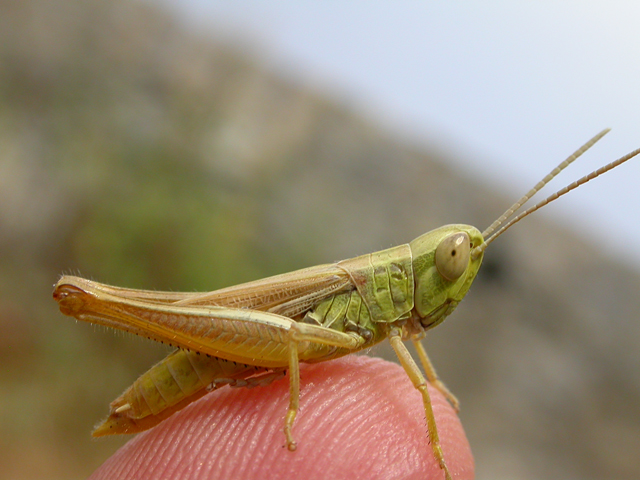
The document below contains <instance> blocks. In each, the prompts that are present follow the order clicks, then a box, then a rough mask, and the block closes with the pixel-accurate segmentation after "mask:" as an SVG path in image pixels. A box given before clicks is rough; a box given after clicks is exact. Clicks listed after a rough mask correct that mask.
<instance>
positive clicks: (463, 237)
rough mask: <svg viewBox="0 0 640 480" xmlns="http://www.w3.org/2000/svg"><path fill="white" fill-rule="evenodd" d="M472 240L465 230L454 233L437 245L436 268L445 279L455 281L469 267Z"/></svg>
mask: <svg viewBox="0 0 640 480" xmlns="http://www.w3.org/2000/svg"><path fill="white" fill-rule="evenodd" d="M470 250H471V242H470V240H469V235H467V234H466V233H464V232H460V233H453V234H451V235H449V236H448V237H446V238H445V239H444V240H442V241H441V242H440V245H438V246H437V247H436V257H435V261H436V268H437V269H438V273H440V275H442V276H443V277H444V278H445V279H447V280H449V281H450V282H453V281H454V280H457V279H458V278H460V276H461V275H462V274H463V273H464V271H465V270H466V269H467V265H469V254H470Z"/></svg>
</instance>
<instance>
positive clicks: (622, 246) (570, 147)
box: [148, 0, 640, 268]
mask: <svg viewBox="0 0 640 480" xmlns="http://www.w3.org/2000/svg"><path fill="white" fill-rule="evenodd" d="M148 1H150V2H153V3H159V4H163V5H165V6H167V7H168V8H169V9H171V10H172V11H173V12H175V14H176V15H178V16H180V17H182V18H183V19H184V20H185V21H186V22H188V23H189V24H190V25H192V26H194V27H195V28H197V29H199V30H201V31H202V32H205V33H209V34H211V35H212V37H214V38H224V39H227V40H229V41H231V42H233V44H235V45H236V46H240V47H242V48H244V49H246V50H247V51H248V52H249V53H250V55H252V56H253V57H255V58H259V59H260V61H261V62H262V63H263V64H264V65H267V66H268V67H269V68H270V69H272V70H273V71H275V72H277V73H278V74H279V75H281V76H283V77H287V78H291V79H293V80H295V81H296V82H298V83H299V84H301V85H305V86H310V87H312V88H314V89H315V90H316V91H319V92H322V93H325V94H326V95H327V96H328V97H330V98H333V99H334V100H335V101H337V102H341V103H343V104H346V105H348V106H349V107H350V108H352V109H353V110H355V111H356V112H358V113H360V114H364V115H366V116H367V117H369V118H370V119H372V120H373V121H374V122H376V123H378V124H380V125H381V126H383V127H384V128H387V129H389V130H391V131H393V132H395V133H397V134H398V135H400V136H403V137H405V138H408V139H409V140H411V141H412V142H414V143H416V144H418V145H425V146H427V145H429V146H430V145H436V146H437V147H438V148H440V149H444V150H445V151H450V152H452V153H453V160H452V161H454V163H455V165H454V166H455V167H456V168H457V169H458V170H463V171H464V172H466V174H467V175H470V176H475V177H478V178H480V179H481V180H483V181H485V182H488V183H489V184H490V185H494V186H495V187H496V188H500V189H505V190H506V191H507V192H508V193H510V194H512V195H513V197H514V201H515V200H516V199H517V198H518V197H519V196H521V195H522V194H524V193H525V192H526V190H528V189H529V188H530V187H531V186H533V185H534V184H535V183H537V181H538V180H540V179H541V178H542V177H543V176H544V175H545V174H546V173H547V172H548V171H549V170H551V169H552V168H553V167H554V166H555V165H556V164H557V163H559V162H560V161H561V160H563V159H564V158H566V157H567V156H568V155H570V154H571V153H572V152H573V151H574V150H576V149H577V148H578V147H579V146H581V145H582V144H583V143H584V142H585V141H587V140H588V139H589V138H591V137H592V136H593V135H595V134H596V133H597V132H599V131H600V130H602V129H603V128H605V127H610V128H612V132H611V133H609V134H608V135H607V136H606V137H605V138H604V139H602V140H601V141H600V142H599V143H598V145H596V146H595V147H594V148H593V149H592V150H591V151H590V152H589V153H587V154H586V155H585V156H584V157H583V158H581V159H580V160H579V161H578V162H577V163H576V164H575V165H572V166H571V167H570V168H569V169H568V170H567V171H565V172H564V173H563V174H562V175H561V176H560V179H559V180H556V181H554V183H553V184H552V186H551V187H548V190H545V192H548V193H552V191H553V190H556V189H559V188H561V187H562V186H564V185H565V184H567V183H570V182H571V181H573V180H576V179H577V178H579V177H580V176H582V175H584V174H586V173H588V172H590V171H591V170H594V169H596V168H598V167H600V166H602V165H603V164H605V163H608V162H609V161H611V160H615V159H616V158H618V157H620V156H622V155H624V154H626V153H628V152H630V151H631V150H634V149H636V148H638V147H640V28H638V23H639V21H640V2H635V1H616V2H595V1H581V2H578V1H536V2H506V1H488V2H430V1H424V2H417V1H406V0H402V1H395V2H393V3H391V2H380V1H345V2H335V1H326V2H317V1H315V2H314V1H308V0H281V1H278V2H272V1H251V2H249V1H244V0H236V1H234V2H228V1H218V0H181V1H178V0H148ZM639 187H640V158H638V159H637V160H636V161H635V162H634V161H633V160H632V161H631V162H630V163H628V164H625V165H624V166H622V167H620V168H618V169H617V170H614V171H613V172H611V173H608V174H607V175H605V176H604V177H601V178H599V179H597V180H596V181H594V182H592V183H591V184H589V185H587V186H583V187H581V188H580V189H578V190H577V191H575V192H572V193H571V194H569V195H568V196H566V197H564V198H563V199H561V200H559V201H558V202H556V203H555V204H554V205H553V206H549V207H547V208H545V210H546V214H547V215H549V216H551V217H552V218H554V219H555V220H556V221H560V222H562V223H564V224H566V225H568V226H569V227H571V228H573V229H576V230H578V231H579V232H580V233H581V234H583V235H586V236H591V237H593V241H594V242H596V243H597V244H598V245H600V247H601V248H602V251H603V252H604V253H605V254H607V255H613V256H615V257H617V258H618V259H622V260H623V261H631V262H632V264H635V266H636V267H638V268H640V249H638V248H635V247H633V246H632V245H630V244H629V238H638V237H640V213H638V206H640V188H639ZM507 207H508V205H505V209H506V208H507ZM478 227H479V228H484V227H485V226H478Z"/></svg>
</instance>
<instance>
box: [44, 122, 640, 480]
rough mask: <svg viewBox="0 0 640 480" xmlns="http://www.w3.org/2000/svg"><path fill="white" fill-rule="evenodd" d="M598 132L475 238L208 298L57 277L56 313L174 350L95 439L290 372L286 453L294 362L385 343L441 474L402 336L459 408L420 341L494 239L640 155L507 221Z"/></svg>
mask: <svg viewBox="0 0 640 480" xmlns="http://www.w3.org/2000/svg"><path fill="white" fill-rule="evenodd" d="M607 131H608V130H605V131H603V132H601V133H599V134H598V135H596V136H595V137H594V138H592V139H591V140H590V141H589V142H587V143H586V144H585V145H584V146H583V147H581V148H580V149H579V150H577V151H576V152H575V153H574V154H573V155H571V156H570V157H569V158H568V159H567V160H565V161H564V162H562V163H561V164H560V165H559V166H558V167H557V168H555V169H554V170H553V171H552V172H551V173H550V174H549V175H547V176H546V177H545V178H544V179H543V180H542V181H540V182H539V183H538V184H537V185H536V186H535V187H534V188H533V189H531V190H530V191H529V192H528V193H527V194H526V195H525V196H524V197H522V198H521V199H520V200H519V201H518V202H516V203H515V204H514V205H513V206H512V207H511V208H509V209H508V210H507V211H506V212H505V213H504V214H503V215H502V216H501V217H500V218H498V219H497V220H496V221H495V222H494V223H493V224H492V225H491V226H490V227H489V228H487V229H486V230H485V231H484V232H482V233H481V232H480V231H479V230H477V229H476V228H474V227H471V226H468V225H446V226H444V227H441V228H438V229H436V230H432V231H430V232H428V233H425V234H424V235H421V236H420V237H418V238H416V239H415V240H413V241H412V242H410V243H408V244H405V245H400V246H398V247H394V248H390V249H387V250H382V251H380V252H375V253H370V254H367V255H363V256H360V257H356V258H352V259H349V260H343V261H341V262H338V263H333V264H326V265H319V266H315V267H310V268H306V269H302V270H298V271H295V272H291V273H285V274H282V275H277V276H274V277H270V278H266V279H262V280H257V281H253V282H249V283H245V284H242V285H237V286H232V287H228V288H223V289H221V290H216V291H213V292H209V293H172V292H154V291H148V290H133V289H126V288H118V287H111V286H108V285H104V284H100V283H97V282H93V281H90V280H85V279H83V278H78V277H72V276H63V277H62V278H61V279H60V280H59V281H58V283H57V284H56V286H55V290H54V293H53V297H54V299H55V300H56V301H57V302H58V303H59V306H60V310H61V312H62V313H64V314H65V315H70V316H73V317H75V318H77V319H79V320H83V321H87V322H91V323H95V324H100V325H105V326H107V327H112V328H116V329H120V330H124V331H127V332H131V333H134V334H137V335H141V336H144V337H148V338H151V339H153V340H157V341H163V342H167V343H170V344H172V345H174V346H176V347H178V349H177V350H176V351H175V352H173V353H171V354H169V355H168V356H167V357H166V358H165V359H163V360H162V361H161V362H159V363H158V364H156V365H155V366H153V367H152V368H151V369H150V370H149V371H148V372H146V373H145V374H143V375H142V376H141V377H140V378H139V379H138V380H136V382H135V383H134V384H133V385H132V386H131V387H129V388H128V389H127V390H126V391H125V392H124V393H123V394H122V395H121V396H120V397H118V398H117V399H116V400H115V401H113V402H112V403H111V411H110V414H109V417H108V418H107V419H106V420H105V421H104V423H102V424H101V425H100V426H98V427H97V428H96V430H95V431H94V432H93V435H94V436H102V435H109V434H119V433H136V432H140V431H142V430H146V429H149V428H151V427H153V426H155V425H157V424H158V423H160V422H161V421H163V420H164V419H166V418H167V417H169V416H170V415H172V414H173V413H175V412H176V411H178V410H180V409H182V408H184V407H185V406H186V405H188V404H189V403H191V402H193V401H195V400H196V399H198V398H200V397H201V396H202V395H204V394H206V393H207V392H209V391H211V390H213V389H216V388H218V387H220V386H223V385H227V384H231V385H236V386H245V385H246V386H253V385H262V384H266V383H269V382H271V381H273V380H274V379H276V378H280V377H282V376H283V375H284V373H285V371H286V370H288V371H289V382H290V400H289V408H288V411H287V413H286V416H285V421H284V434H285V437H286V444H287V447H288V448H289V450H295V448H296V442H295V440H294V438H293V434H292V428H293V424H294V420H295V417H296V413H297V411H298V398H299V392H300V376H299V362H321V361H325V360H331V359H333V358H337V357H340V356H343V355H348V354H350V353H353V352H357V351H359V350H363V349H365V348H368V347H370V346H372V345H374V344H376V343H378V342H380V341H382V340H383V339H385V338H388V339H389V341H390V343H391V346H392V347H393V349H394V350H395V352H396V354H397V355H398V358H399V360H400V363H401V364H402V366H403V367H404V369H405V371H406V372H407V375H408V376H409V378H410V379H411V382H412V383H413V385H414V386H415V388H416V389H417V390H418V391H419V392H420V394H421V395H422V400H423V403H424V409H425V414H426V419H427V427H428V435H429V440H430V444H431V448H432V450H433V454H434V456H435V458H436V459H437V461H438V463H439V465H440V467H441V468H442V470H443V471H444V473H445V477H446V478H447V479H450V478H451V476H450V474H449V470H448V468H447V466H446V463H445V459H444V455H443V452H442V449H441V447H440V442H439V439H438V432H437V428H436V422H435V418H434V415H433V410H432V407H431V401H430V398H429V393H428V391H427V380H425V378H424V376H423V374H422V372H421V370H420V368H419V367H418V366H417V365H416V363H415V361H414V360H413V358H412V357H411V355H410V353H409V351H408V350H407V348H406V347H405V345H404V343H403V342H404V341H406V340H411V341H412V342H413V344H414V346H415V347H416V350H417V352H418V356H419V358H420V363H421V364H422V367H423V369H424V372H425V374H426V377H427V379H428V381H429V382H430V383H432V384H433V385H434V386H435V387H436V388H437V389H439V390H440V391H441V392H442V393H443V394H444V395H445V397H446V398H447V399H448V400H449V402H450V403H451V404H452V405H453V407H454V408H455V409H456V410H457V409H458V401H457V400H456V398H455V397H454V396H453V395H452V394H451V393H450V392H449V391H448V390H447V388H446V387H445V385H444V384H443V383H442V382H441V381H440V380H439V379H438V376H437V375H436V372H435V370H434V368H433V366H432V365H431V362H430V361H429V358H428V357H427V354H426V351H425V349H424V348H423V346H422V344H421V341H420V340H421V339H422V338H423V337H424V335H425V332H426V331H427V330H429V329H431V328H433V327H435V326H436V325H438V324H440V323H441V322H442V321H443V320H444V319H445V318H446V317H447V316H448V315H449V314H450V313H451V312H453V310H454V309H455V308H456V306H457V305H458V303H459V302H460V301H461V300H462V298H463V297H464V296H465V295H466V293H467V291H468V290H469V287H470V286H471V283H472V282H473V280H474V278H475V277H476V274H477V273H478V270H479V268H480V264H481V262H482V258H483V255H484V251H485V249H486V247H487V245H489V244H490V243H491V242H492V241H493V240H494V239H495V238H497V237H498V236H499V235H501V234H502V233H503V232H504V231H506V230H507V229H508V228H509V227H511V226H512V225H513V224H515V223H516V222H518V221H519V220H520V219H522V218H523V217H525V216H527V215H529V214H530V213H532V212H534V211H535V210H537V209H539V208H541V207H542V206H544V205H546V204H547V203H549V202H551V201H553V200H555V199H556V198H558V197H560V196H561V195H564V194H565V193H567V192H569V191H571V190H573V189H574V188H577V187H578V186H580V185H582V184H584V183H586V182H588V181H589V180H591V179H593V178H595V177H597V176H598V175H600V174H602V173H604V172H606V171H608V170H611V169H612V168H615V167H616V166H618V165H620V164H621V163H623V162H625V161H627V160H629V159H630V158H632V157H633V156H635V155H637V154H638V153H640V149H638V150H635V151H633V152H631V153H629V154H628V155H626V156H624V157H622V158H620V159H618V160H616V161H615V162H612V163H610V164H608V165H606V166H604V167H602V168H600V169H598V170H596V171H594V172H592V173H591V174H589V175H587V176H585V177H583V178H581V179H580V180H578V181H576V182H574V183H572V184H570V185H568V186H567V187H565V188H563V189H562V190H560V191H558V192H556V193H554V194H553V195H551V196H550V197H548V198H547V199H545V200H544V201H542V202H540V203H539V204H537V205H535V206H533V207H531V208H530V209H528V210H526V211H524V212H522V213H520V214H519V215H516V216H514V217H513V218H511V219H510V220H508V219H509V218H510V217H512V216H513V215H514V214H515V212H516V211H517V210H518V209H519V208H520V207H521V206H522V205H523V204H524V203H525V202H526V201H527V200H528V199H529V198H530V197H531V196H533V195H534V194H535V193H536V192H538V191H539V190H540V189H541V188H542V187H543V186H544V185H546V184H547V183H548V182H549V181H550V180H551V179H552V178H553V177H555V176H556V175H557V174H558V173H559V172H560V171H561V170H563V169H564V168H565V167H566V166H567V165H569V164H570V163H571V162H572V161H573V160H575V159H576V158H577V157H578V156H580V155H581V154H582V153H584V152H585V151H586V150H587V149H589V148H590V147H591V146H592V145H593V144H594V143H595V142H596V141H598V140H599V139H600V138H601V137H602V136H604V135H605V134H606V133H607ZM199 353H203V354H206V355H199Z"/></svg>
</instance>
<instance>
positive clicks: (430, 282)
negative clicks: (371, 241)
mask: <svg viewBox="0 0 640 480" xmlns="http://www.w3.org/2000/svg"><path fill="white" fill-rule="evenodd" d="M483 242H484V239H483V237H482V234H481V233H480V231H479V230H478V229H477V228H475V227H471V226H469V225H445V226H444V227H440V228H438V229H436V230H432V231H430V232H428V233H425V234H424V235H421V236H419V237H418V238H416V239H415V240H414V241H412V242H411V243H410V245H411V252H412V255H413V276H414V280H415V299H414V302H415V310H416V312H417V313H418V315H419V317H420V321H421V323H422V326H423V327H425V328H431V327H434V326H436V325H438V324H439V323H440V322H441V321H442V320H444V318H445V317H446V316H447V315H449V314H450V313H451V312H452V311H453V309H454V308H455V307H456V305H458V303H459V302H460V300H462V298H463V297H464V296H465V295H466V294H467V291H468V290H469V287H470V286H471V283H472V282H473V279H474V278H476V274H477V273H478V269H479V268H480V264H481V263H482V257H483V254H484V252H483V251H478V250H474V249H475V248H476V247H478V246H480V245H482V243H483Z"/></svg>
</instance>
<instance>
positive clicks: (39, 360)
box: [0, 0, 640, 479]
mask: <svg viewBox="0 0 640 480" xmlns="http://www.w3.org/2000/svg"><path fill="white" fill-rule="evenodd" d="M211 38H215V32H212V36H211V37H208V38H203V37H199V36H196V35H195V34H193V33H190V32H189V29H188V27H186V26H184V25H181V24H179V23H177V22H176V21H175V20H174V19H172V18H171V17H170V16H169V15H168V14H166V13H164V12H163V11H161V10H160V9H158V8H155V7H152V6H150V5H149V4H146V3H138V2H125V1H122V0H115V1H104V0H103V1H96V0H94V1H86V2H70V1H62V2H47V1H45V0H2V1H0V258H1V260H0V329H1V330H0V331H1V332H2V335H0V361H1V362H2V369H0V465H2V469H1V470H0V478H7V479H18V478H20V479H31V478H65V479H68V478H82V477H85V476H86V475H88V474H89V473H90V472H91V471H92V470H93V469H94V468H95V467H96V466H97V465H99V464H100V463H101V462H102V461H103V460H104V459H106V458H107V456H108V455H110V454H111V453H112V452H113V451H115V449H116V448H117V447H118V446H119V445H121V444H122V442H123V441H124V439H108V440H105V441H100V442H93V441H91V440H90V437H89V432H90V430H91V426H92V425H93V424H94V423H95V422H97V421H98V420H99V419H100V418H101V417H102V416H103V415H105V414H106V412H107V405H108V403H109V401H111V400H112V399H113V398H115V397H116V396H117V395H118V394H119V393H120V392H121V391H122V390H123V389H124V388H125V387H127V386H128V385H129V384H130V383H131V382H132V381H133V380H134V379H135V378H136V376H137V375H138V374H140V373H142V372H143V371H144V370H145V369H146V368H147V367H149V366H150V365H151V364H152V363H153V362H154V361H155V360H156V359H158V358H159V357H160V356H161V355H163V353H164V352H165V350H163V349H162V348H161V347H158V346H156V345H151V344H150V342H146V341H143V340H139V339H135V338H130V337H129V336H123V335H121V334H116V335H114V334H112V333H111V332H105V331H104V329H102V328H95V327H92V326H89V325H83V324H76V323H75V322H72V321H70V320H69V318H67V317H63V316H62V315H61V314H60V313H59V312H58V310H57V306H56V305H55V303H54V302H53V301H52V299H51V291H52V285H53V284H54V283H55V281H56V280H57V278H58V276H59V275H60V274H61V273H63V272H65V273H78V272H79V273H80V274H82V275H85V276H88V277H90V278H94V279H96V280H99V281H102V282H106V283H111V284H117V285H121V286H127V287H135V288H149V289H171V290H213V289H216V288H219V287H223V286H227V285H231V284H235V283H239V282H242V281H248V280H252V279H256V278H260V277H264V276H267V275H271V274H276V273H280V272H284V271H288V270H293V269H297V268H302V267H305V266H310V265H313V264H317V263H326V262H330V261H333V260H340V259H342V258H347V257H351V256H355V255H358V254H362V253H366V252H369V251H373V250H379V249H382V248H386V247H389V246H392V245H395V244H399V243H405V242H407V241H409V240H411V239H412V238H414V237H416V236H418V235H419V234H421V233H423V232H425V231H427V230H430V229H432V228H435V227H437V226H440V225H442V224H445V223H470V224H473V225H476V226H478V227H480V228H484V227H486V226H487V225H488V224H489V223H490V222H491V221H492V220H493V219H494V218H495V217H496V216H498V215H499V214H500V213H502V211H503V210H504V209H505V208H506V207H507V206H508V205H509V204H510V203H511V202H512V201H513V199H507V198H504V197H503V196H501V195H500V193H499V192H494V191H491V190H490V189H488V188H486V187H484V186H483V185H481V184H479V183H477V182H476V181H474V179H472V178H469V177H467V176H465V175H464V174H461V173H459V172H455V171H453V170H452V169H450V168H449V166H448V161H447V156H446V154H444V153H442V152H436V151H428V150H425V149H423V148H417V147H414V146H412V145H407V144H406V143H403V141H401V140H399V139H396V138H394V137H393V136H391V135H390V134H388V133H386V132H385V131H383V130H381V129H380V128H379V127H378V126H376V125H375V124H373V123H372V122H370V121H368V120H367V119H364V118H359V117H357V116H355V115H354V114H352V113H351V112H349V111H348V110H346V109H345V108H344V107H342V106H340V105H338V104H336V103H334V102H332V101H331V99H328V98H324V97H322V96H321V95H320V94H319V93H317V92H316V93H314V92H311V91H309V90H308V89H305V87H304V85H294V84H291V83H290V82H288V81H286V80H284V79H282V78H279V77H278V76H277V75H276V74H274V73H272V72H271V71H270V70H269V69H268V68H267V67H266V66H265V65H263V64H261V62H260V59H259V58H249V57H247V56H245V55H243V54H240V53H238V52H237V51H236V50H235V49H234V48H233V45H229V44H226V43H225V42H224V41H223V40H219V41H214V40H212V39H211ZM576 147H577V145H576ZM566 153H567V154H569V153H571V152H566ZM557 160H560V159H557ZM555 161H556V159H550V166H551V164H552V163H554V162H555ZM535 180H537V179H532V184H533V183H534V181H535ZM639 291H640V276H639V275H638V272H636V271H632V270H630V269H628V268H627V267H625V266H624V265H621V264H616V263H614V262H613V261H612V260H610V259H606V258H603V257H602V256H601V255H600V254H599V253H598V251H597V249H596V248H594V247H593V246H592V245H590V244H589V243H588V241H587V240H586V239H583V238H578V237H577V236H576V235H574V234H572V233H571V232H568V231H566V230H563V229H562V228H561V227H559V226H557V225H551V224H549V223H545V222H544V221H543V219H541V216H540V215H538V216H534V217H533V218H530V219H527V221H525V222H523V223H522V224H521V225H519V226H518V227H516V228H514V229H513V230H512V231H511V232H510V233H509V234H508V235H505V237H504V238H501V239H500V240H498V241H496V242H495V244H494V245H492V247H491V248H490V249H489V251H488V253H487V255H486V257H485V265H484V269H483V271H482V272H481V274H480V276H479V278H478V280H476V285H475V286H474V288H472V291H471V293H470V294H469V296H468V299H467V300H466V301H465V302H464V303H463V304H462V305H461V306H460V307H459V308H458V310H457V311H456V313H455V314H454V315H453V316H452V318H451V319H449V320H448V321H447V322H445V324H444V325H443V326H441V327H439V328H438V329H436V330H434V331H433V332H432V333H431V334H430V336H429V338H428V341H427V345H428V348H429V350H430V352H431V355H432V359H433V361H434V362H435V364H436V366H437V367H438V370H439V373H440V374H441V376H442V377H443V378H444V380H445V381H446V382H447V384H448V385H449V386H450V387H451V389H452V390H453V391H454V392H455V393H456V394H457V395H458V397H459V398H460V400H461V402H462V412H461V416H462V420H463V424H464V425H465V428H466V430H467V433H468V436H469V438H470V441H471V444H472V447H473V449H474V452H475V456H476V462H477V465H478V478H486V479H490V478H491V479H493V478H510V479H536V478H616V479H637V478H640V461H638V452H640V409H639V408H638V406H639V405H640V351H639V350H640V349H639V347H638V346H639V345H640V322H639V321H638V319H639V314H638V312H640V299H639V296H638V294H637V292H639ZM377 353H378V354H381V355H389V352H388V351H387V350H386V349H385V348H381V349H380V351H379V352H377ZM389 358H391V357H389Z"/></svg>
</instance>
